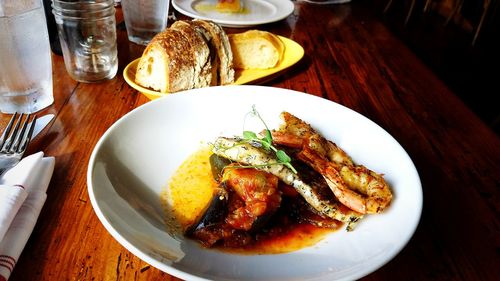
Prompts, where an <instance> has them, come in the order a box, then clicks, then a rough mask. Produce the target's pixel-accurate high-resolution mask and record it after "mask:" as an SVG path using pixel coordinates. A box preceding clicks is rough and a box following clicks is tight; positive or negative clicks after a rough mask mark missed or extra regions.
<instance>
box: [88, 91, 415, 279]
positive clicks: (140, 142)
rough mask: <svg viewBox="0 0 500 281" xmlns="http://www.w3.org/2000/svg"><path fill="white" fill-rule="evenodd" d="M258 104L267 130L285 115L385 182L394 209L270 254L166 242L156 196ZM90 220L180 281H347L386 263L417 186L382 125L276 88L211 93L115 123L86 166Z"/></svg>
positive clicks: (181, 96) (408, 232)
mask: <svg viewBox="0 0 500 281" xmlns="http://www.w3.org/2000/svg"><path fill="white" fill-rule="evenodd" d="M252 105H256V108H257V110H258V111H259V113H260V114H261V115H262V116H263V118H264V119H265V120H266V122H267V123H268V125H269V127H270V128H276V126H278V124H279V122H280V120H279V113H280V112H281V111H283V110H286V111H289V112H290V113H292V114H294V115H296V116H298V117H299V118H302V119H304V120H306V121H307V122H309V123H310V124H311V125H312V126H313V127H314V128H316V129H317V130H318V131H319V132H321V133H322V134H323V135H324V136H325V137H327V138H328V139H331V140H333V141H335V142H336V143H337V144H338V145H340V146H341V147H343V148H344V149H345V150H346V151H347V152H348V153H349V154H350V155H351V156H352V157H353V159H354V161H355V162H358V163H362V164H364V165H366V166H367V167H369V168H371V169H373V170H375V171H377V172H379V173H383V174H384V175H385V178H386V180H387V181H388V183H389V184H390V185H391V187H392V190H393V193H394V201H393V203H392V204H391V206H390V208H389V209H388V210H386V212H384V213H383V214H379V215H372V216H368V217H366V218H364V219H363V220H362V221H361V222H360V224H359V225H358V226H357V228H356V229H355V230H354V231H352V232H346V231H345V230H339V231H336V232H333V233H331V234H330V235H328V236H327V237H326V238H325V239H324V240H322V241H320V242H319V243H317V244H316V245H314V246H312V247H309V248H304V249H302V250H299V251H295V252H291V253H287V254H276V255H238V254H229V253H223V252H220V251H214V250H208V249H204V248H202V247H201V246H199V244H198V243H196V242H194V241H191V240H187V239H183V238H177V239H175V238H173V237H171V236H170V235H169V234H168V233H167V231H166V226H165V224H164V222H163V219H164V212H163V209H162V207H161V203H160V193H161V191H162V189H163V188H164V187H165V185H166V183H167V182H168V179H169V178H170V176H171V175H172V174H173V172H174V171H175V170H176V169H177V167H178V166H179V165H180V164H181V163H182V161H183V160H185V159H186V158H187V157H188V155H190V154H191V153H193V152H194V151H196V150H197V149H198V148H199V145H200V142H208V141H213V140H214V139H215V138H216V137H217V136H220V135H234V134H241V130H242V122H243V120H244V115H245V114H246V113H247V112H249V111H250V110H251V107H252ZM87 181H88V192H89V196H90V199H91V202H92V205H93V207H94V209H95V212H96V213H97V216H98V217H99V219H100V220H101V222H102V223H103V225H104V226H105V227H106V229H107V230H108V231H109V232H110V233H111V235H112V236H113V237H114V238H115V239H116V240H118V242H120V243H121V244H122V245H123V246H124V247H125V248H127V249H128V250H130V251H131V252H132V253H133V254H135V255H136V256H138V257H139V258H141V259H143V260H144V261H145V262H147V263H149V264H151V265H153V266H154V267H156V268H159V269H160V270H162V271H165V272H167V273H169V274H172V275H174V276H177V277H179V278H183V279H188V280H205V279H215V280H350V279H357V278H360V277H362V276H365V275H367V274H369V273H370V272H373V271H374V270H377V269H378V268H380V267H381V266H383V265H384V264H385V263H386V262H388V261H389V260H391V259H392V258H393V257H394V256H395V255H396V254H397V253H399V251H400V250H401V249H402V248H403V247H404V246H405V245H406V243H407V242H408V241H409V239H410V238H411V236H412V235H413V233H414V231H415V229H416V227H417V225H418V222H419V220H420V214H421V210H422V189H421V185H420V179H419V176H418V173H417V171H416V169H415V166H414V164H413V162H412V161H411V159H410V157H409V156H408V154H407V153H406V152H405V150H404V149H403V148H402V147H401V146H400V145H399V144H398V142H397V141H396V140H395V139H394V138H393V137H391V136H390V135H389V134H388V133H387V132H386V131H384V130H383V129H382V128H381V127H379V126H378V125H376V124H375V123H373V122H372V121H370V120H368V119H367V118H365V117H364V116H362V115H360V114H358V113H356V112H354V111H352V110H350V109H348V108H346V107H344V106H341V105H339V104H337V103H334V102H331V101H328V100H325V99H322V98H319V97H316V96H312V95H308V94H304V93H300V92H295V91H291V90H285V89H280V88H271V87H263V86H223V87H209V88H202V89H196V90H190V91H186V92H184V93H176V94H172V95H168V96H165V97H163V98H159V99H156V100H154V101H151V102H149V103H147V104H145V105H143V106H141V107H139V108H137V109H135V110H133V111H131V112H130V113H128V114H127V115H125V116H123V117H122V118H121V119H120V120H118V121H117V122H116V123H115V124H114V125H113V126H111V128H109V130H108V131H107V132H106V133H105V134H104V135H103V136H102V138H101V139H100V140H99V142H98V143H97V145H96V147H95V149H94V151H93V153H92V155H91V158H90V162H89V166H88V173H87Z"/></svg>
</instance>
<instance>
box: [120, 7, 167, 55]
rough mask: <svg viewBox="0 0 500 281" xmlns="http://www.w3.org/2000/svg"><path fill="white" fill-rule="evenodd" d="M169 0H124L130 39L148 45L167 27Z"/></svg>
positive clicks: (125, 17) (124, 13)
mask: <svg viewBox="0 0 500 281" xmlns="http://www.w3.org/2000/svg"><path fill="white" fill-rule="evenodd" d="M168 4H169V1H168V0H122V1H121V5H122V10H123V17H124V19H125V26H126V28H127V34H128V40H130V41H131V42H134V43H136V44H139V45H147V44H148V43H149V41H151V39H153V37H154V36H155V35H156V34H157V33H159V32H160V31H162V30H163V29H165V28H166V27H167V20H168V8H169V5H168Z"/></svg>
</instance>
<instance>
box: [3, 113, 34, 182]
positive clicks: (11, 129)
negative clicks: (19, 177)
mask: <svg viewBox="0 0 500 281" xmlns="http://www.w3.org/2000/svg"><path fill="white" fill-rule="evenodd" d="M17 115H18V114H17V113H14V115H12V118H11V119H10V121H9V124H8V125H7V128H5V130H4V131H3V133H2V136H1V137H0V177H1V176H2V175H3V174H4V173H5V172H7V171H8V170H10V169H12V168H13V167H14V166H16V165H17V163H19V161H21V158H22V157H23V154H24V152H25V151H26V148H27V147H28V144H29V143H30V141H31V136H32V135H33V130H34V128H35V123H36V116H34V117H33V118H32V120H31V125H29V128H28V124H29V122H30V120H29V119H30V117H31V114H28V116H27V117H26V118H24V121H23V117H24V115H25V114H24V113H21V114H20V115H19V117H18V118H17V121H16V117H17ZM19 128H21V129H20V130H19Z"/></svg>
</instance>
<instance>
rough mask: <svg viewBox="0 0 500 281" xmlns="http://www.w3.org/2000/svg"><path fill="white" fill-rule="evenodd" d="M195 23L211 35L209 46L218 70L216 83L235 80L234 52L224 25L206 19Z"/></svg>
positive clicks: (193, 22)
mask: <svg viewBox="0 0 500 281" xmlns="http://www.w3.org/2000/svg"><path fill="white" fill-rule="evenodd" d="M191 23H192V24H193V25H195V26H196V27H198V28H199V29H204V30H205V35H206V36H208V35H209V36H210V42H209V46H210V47H211V49H212V51H215V53H214V61H212V67H213V68H215V69H216V70H217V71H216V73H217V76H218V79H217V83H216V85H227V84H231V83H233V82H234V68H233V53H232V51H231V45H230V43H229V38H228V36H227V34H226V32H225V31H224V30H223V29H222V27H221V26H220V25H218V24H216V23H214V22H211V21H205V20H197V19H196V20H193V21H191Z"/></svg>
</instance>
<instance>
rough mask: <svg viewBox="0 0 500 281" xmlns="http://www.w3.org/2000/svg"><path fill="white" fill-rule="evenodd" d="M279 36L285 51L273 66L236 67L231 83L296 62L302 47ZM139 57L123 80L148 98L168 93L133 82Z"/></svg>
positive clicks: (124, 73)
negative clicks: (258, 67)
mask: <svg viewBox="0 0 500 281" xmlns="http://www.w3.org/2000/svg"><path fill="white" fill-rule="evenodd" d="M279 38H280V39H281V40H282V41H283V43H284V44H285V52H284V54H283V58H282V59H281V61H280V62H279V63H278V65H276V66H275V67H273V68H269V69H236V70H235V71H236V73H235V79H236V81H234V83H233V85H243V84H248V83H250V82H254V81H257V80H260V79H262V78H265V77H268V76H270V75H272V74H275V73H277V72H280V71H282V70H284V69H287V68H289V67H290V66H292V65H294V64H295V63H297V62H298V61H299V60H300V59H301V58H302V57H303V56H304V49H303V48H302V46H300V45H299V44H298V43H297V42H295V41H293V40H290V39H288V38H286V37H282V36H279ZM139 60H140V58H138V59H135V60H133V61H132V62H131V63H129V64H128V65H127V66H126V67H125V69H124V70H123V77H124V78H125V81H126V82H127V83H128V84H129V85H130V86H131V87H132V88H134V89H136V90H137V91H139V92H141V93H142V94H143V95H145V96H146V97H147V98H149V99H150V100H153V99H157V98H160V97H162V96H165V95H168V94H169V93H161V92H158V91H154V90H151V89H148V88H144V87H142V86H141V85H138V84H137V83H135V73H136V70H137V64H138V63H139Z"/></svg>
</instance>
